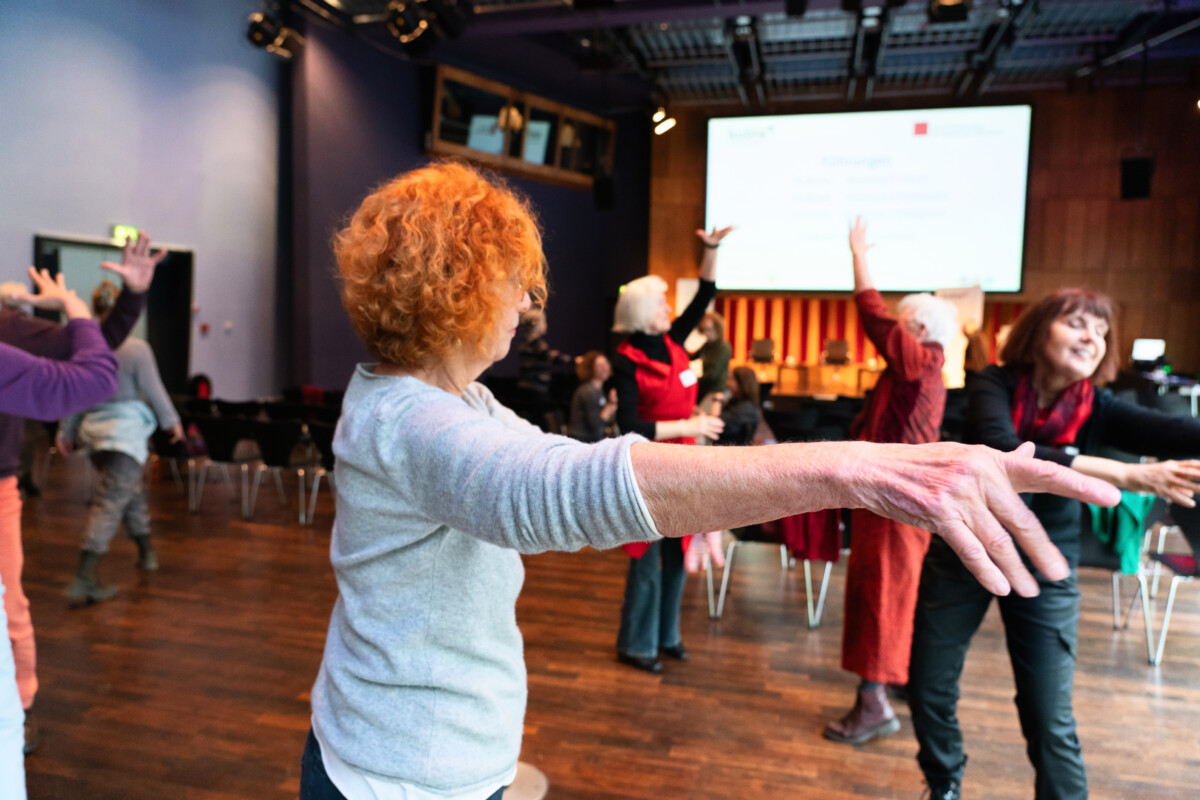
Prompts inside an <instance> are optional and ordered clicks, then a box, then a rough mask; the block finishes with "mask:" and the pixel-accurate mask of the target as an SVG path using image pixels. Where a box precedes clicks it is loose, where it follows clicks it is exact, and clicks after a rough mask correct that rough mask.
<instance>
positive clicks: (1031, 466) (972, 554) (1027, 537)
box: [854, 442, 1120, 597]
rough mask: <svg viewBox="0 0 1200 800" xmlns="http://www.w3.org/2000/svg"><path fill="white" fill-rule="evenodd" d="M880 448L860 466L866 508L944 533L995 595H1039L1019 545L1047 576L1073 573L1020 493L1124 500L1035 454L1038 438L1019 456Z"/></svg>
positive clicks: (948, 448) (950, 447)
mask: <svg viewBox="0 0 1200 800" xmlns="http://www.w3.org/2000/svg"><path fill="white" fill-rule="evenodd" d="M873 450H874V452H873V453H872V456H871V457H870V458H869V459H867V460H864V461H862V462H861V463H860V464H859V465H858V466H857V467H856V468H855V470H854V472H855V473H856V475H857V476H858V477H859V478H860V479H861V480H862V481H863V483H862V484H859V486H858V487H857V489H856V490H854V491H855V494H857V495H858V497H859V498H860V500H861V502H862V506H863V507H865V508H867V509H868V510H870V511H874V512H875V513H876V514H879V515H881V516H885V517H888V518H889V519H894V520H897V521H899V522H904V523H907V524H909V525H912V526H914V527H917V528H922V529H924V530H927V531H931V532H932V533H935V534H937V535H938V536H941V537H942V538H943V539H944V540H945V541H946V544H948V545H950V547H951V548H953V549H954V552H956V553H957V554H958V557H959V558H960V559H962V562H963V564H964V565H965V566H966V567H967V569H969V570H970V571H971V572H972V573H973V574H974V575H975V577H976V578H977V579H978V580H979V582H980V583H981V584H983V586H984V588H986V589H987V590H988V591H990V592H992V594H998V595H1003V594H1007V593H1008V591H1009V588H1010V586H1011V588H1012V589H1014V590H1015V591H1016V592H1017V594H1020V595H1022V596H1025V597H1031V596H1033V595H1036V594H1037V593H1038V584H1037V581H1036V580H1034V578H1033V576H1032V575H1030V574H1029V570H1027V569H1026V568H1025V566H1024V565H1023V564H1022V562H1021V556H1020V554H1019V553H1018V552H1017V546H1019V547H1020V549H1021V551H1023V552H1024V553H1025V554H1026V555H1027V556H1029V560H1030V561H1031V562H1033V565H1034V567H1036V568H1037V569H1038V570H1039V571H1040V572H1041V573H1042V574H1043V575H1044V576H1045V577H1046V578H1047V579H1049V580H1052V581H1057V580H1062V579H1064V578H1066V577H1067V575H1068V574H1069V573H1070V568H1069V567H1068V565H1067V561H1066V559H1065V558H1063V555H1062V553H1060V552H1059V550H1058V548H1057V547H1055V545H1054V544H1053V543H1052V542H1051V541H1050V537H1049V536H1047V535H1046V532H1045V530H1044V529H1043V528H1042V525H1041V523H1040V522H1038V519H1037V517H1036V516H1034V513H1033V512H1032V511H1031V510H1030V509H1029V507H1028V506H1026V505H1025V504H1024V503H1023V502H1022V501H1021V499H1020V497H1019V495H1018V493H1023V492H1035V493H1037V492H1050V493H1053V494H1058V495H1062V496H1063V497H1073V498H1075V499H1076V500H1082V501H1084V502H1086V503H1093V504H1095V505H1106V506H1112V505H1115V504H1116V503H1117V502H1118V501H1119V500H1120V493H1119V491H1118V490H1117V488H1116V487H1114V486H1112V485H1111V484H1107V483H1104V482H1102V481H1099V480H1096V479H1093V478H1089V477H1086V476H1084V475H1082V474H1080V473H1079V472H1075V471H1072V470H1069V469H1067V468H1065V467H1060V466H1059V465H1057V464H1054V463H1052V462H1050V461H1042V460H1039V459H1035V458H1033V452H1034V446H1033V444H1032V443H1030V442H1026V443H1025V444H1023V445H1021V446H1020V447H1018V448H1017V449H1016V450H1014V451H1013V452H1011V453H1001V452H1000V451H998V450H992V449H990V448H987V447H980V446H974V447H971V446H965V445H959V444H953V443H940V444H927V445H920V446H916V447H913V446H911V445H874V446H873ZM854 482H855V483H858V481H854ZM1014 545H1016V546H1014Z"/></svg>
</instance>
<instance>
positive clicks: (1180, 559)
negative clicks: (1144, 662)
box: [1142, 503, 1200, 664]
mask: <svg viewBox="0 0 1200 800" xmlns="http://www.w3.org/2000/svg"><path fill="white" fill-rule="evenodd" d="M1171 518H1172V519H1173V520H1174V521H1175V524H1177V525H1178V526H1179V530H1180V531H1181V532H1182V533H1183V536H1184V538H1185V539H1187V543H1188V545H1189V546H1190V547H1191V548H1192V552H1191V554H1190V555H1186V554H1183V553H1158V552H1153V553H1150V558H1151V560H1153V561H1154V562H1156V563H1158V564H1162V565H1163V566H1164V567H1166V568H1167V569H1169V570H1171V572H1173V573H1174V575H1172V576H1171V588H1170V590H1169V591H1168V592H1167V606H1166V608H1165V609H1164V610H1163V622H1162V630H1161V631H1159V634H1158V646H1157V647H1156V648H1155V649H1154V651H1153V652H1152V653H1151V654H1150V663H1151V664H1161V663H1162V657H1163V647H1164V646H1165V645H1166V643H1167V629H1168V628H1169V627H1170V625H1171V610H1172V609H1173V608H1174V606H1175V592H1176V590H1177V589H1178V588H1179V585H1180V584H1182V583H1191V582H1192V581H1193V580H1195V579H1196V578H1200V561H1198V560H1197V557H1198V556H1200V508H1184V507H1183V506H1181V505H1178V504H1175V503H1172V504H1171ZM1149 594H1150V593H1149V590H1148V589H1147V586H1146V581H1143V582H1142V603H1143V605H1145V606H1149V603H1150V596H1149Z"/></svg>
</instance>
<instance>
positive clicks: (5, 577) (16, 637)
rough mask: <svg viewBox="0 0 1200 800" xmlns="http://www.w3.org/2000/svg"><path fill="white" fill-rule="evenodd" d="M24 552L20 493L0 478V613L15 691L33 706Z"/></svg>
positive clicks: (14, 484) (34, 652)
mask: <svg viewBox="0 0 1200 800" xmlns="http://www.w3.org/2000/svg"><path fill="white" fill-rule="evenodd" d="M24 566H25V552H24V550H23V549H22V548H21V493H20V491H18V489H17V479H16V478H15V477H11V478H0V581H3V582H4V613H5V614H7V615H8V638H9V641H11V642H12V649H13V661H14V662H16V668H17V690H18V691H19V692H20V693H21V707H22V708H29V707H30V706H32V705H33V698H34V696H35V695H36V694H37V690H38V680H37V646H36V645H35V644H34V641H33V619H32V618H31V617H30V616H29V600H28V599H26V597H25V590H24V589H22V588H21V569H22V568H23V567H24Z"/></svg>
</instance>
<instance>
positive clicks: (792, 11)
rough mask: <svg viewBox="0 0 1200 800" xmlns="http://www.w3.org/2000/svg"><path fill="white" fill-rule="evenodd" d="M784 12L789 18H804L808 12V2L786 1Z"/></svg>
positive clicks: (800, 0)
mask: <svg viewBox="0 0 1200 800" xmlns="http://www.w3.org/2000/svg"><path fill="white" fill-rule="evenodd" d="M783 10H784V11H785V12H786V13H787V15H788V16H789V17H803V16H804V12H805V11H808V0H785V2H784V4H783Z"/></svg>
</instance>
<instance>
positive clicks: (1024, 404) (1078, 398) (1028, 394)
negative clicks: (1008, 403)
mask: <svg viewBox="0 0 1200 800" xmlns="http://www.w3.org/2000/svg"><path fill="white" fill-rule="evenodd" d="M1095 393H1096V392H1095V387H1093V386H1092V382H1091V381H1089V380H1087V379H1086V378H1085V379H1084V380H1081V381H1076V382H1075V383H1072V384H1071V385H1070V386H1068V387H1067V388H1066V389H1064V390H1063V391H1062V394H1060V395H1059V396H1058V399H1057V400H1055V401H1054V405H1052V406H1050V407H1049V408H1046V409H1039V408H1038V403H1037V392H1035V391H1034V389H1033V375H1032V374H1031V373H1028V372H1027V373H1025V374H1024V375H1022V376H1021V377H1020V379H1018V380H1017V391H1016V394H1014V395H1013V406H1012V421H1013V427H1014V428H1016V429H1017V435H1018V436H1020V437H1021V438H1022V439H1024V440H1025V441H1027V442H1034V443H1035V444H1045V445H1064V444H1072V443H1073V442H1074V441H1075V437H1076V435H1078V433H1079V429H1080V428H1082V427H1083V423H1085V422H1087V420H1088V417H1090V416H1091V415H1092V400H1093V399H1094V397H1095Z"/></svg>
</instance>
